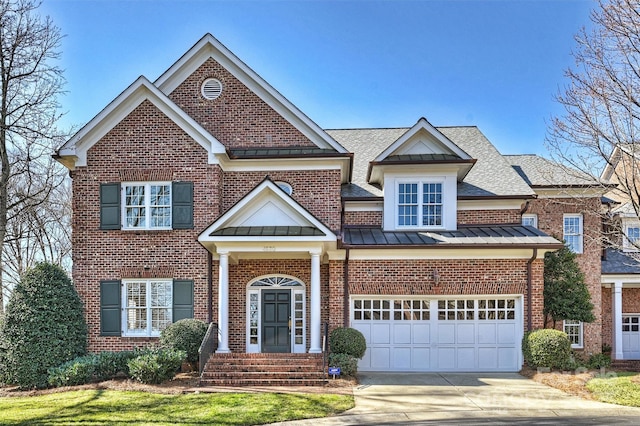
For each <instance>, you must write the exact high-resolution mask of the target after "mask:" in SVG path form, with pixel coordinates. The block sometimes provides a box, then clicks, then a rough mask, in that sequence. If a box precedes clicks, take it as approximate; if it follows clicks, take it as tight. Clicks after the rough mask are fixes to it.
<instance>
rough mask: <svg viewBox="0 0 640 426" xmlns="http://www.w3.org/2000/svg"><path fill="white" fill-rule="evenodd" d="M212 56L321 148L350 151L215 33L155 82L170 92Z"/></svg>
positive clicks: (166, 91)
mask: <svg viewBox="0 0 640 426" xmlns="http://www.w3.org/2000/svg"><path fill="white" fill-rule="evenodd" d="M209 58H213V59H214V60H215V61H216V62H218V63H219V64H220V65H221V66H222V67H224V68H225V69H226V70H227V71H229V72H230V73H231V74H232V75H233V76H234V77H235V78H237V79H238V80H239V81H240V82H241V83H242V84H244V85H245V86H247V87H248V88H249V90H251V91H252V92H253V93H255V94H256V95H257V96H258V97H259V98H260V99H262V100H263V101H264V102H266V103H267V105H269V106H270V107H271V108H273V109H274V110H275V111H276V112H278V113H279V114H280V115H282V117H284V119H285V120H287V121H289V122H290V123H291V124H292V125H293V126H294V127H295V128H296V129H298V130H299V131H300V132H301V133H302V134H303V135H305V136H306V137H307V138H309V140H311V141H312V142H313V143H315V144H316V145H317V146H318V147H320V148H333V149H335V150H336V151H337V152H340V153H347V152H348V151H347V150H346V149H345V148H344V147H343V146H342V145H340V144H339V143H338V142H337V141H335V140H334V139H333V138H332V137H331V136H329V135H328V134H327V133H326V132H325V131H324V130H322V129H321V128H320V127H319V126H318V125H317V124H316V123H315V122H313V121H312V120H311V119H310V118H309V117H307V116H306V115H305V114H304V113H303V112H302V111H300V110H299V109H298V108H297V107H296V106H295V105H294V104H292V103H291V102H290V101H289V100H288V99H286V98H285V97H284V96H282V94H280V92H278V91H277V90H276V89H274V88H273V87H272V86H271V85H270V84H269V83H267V82H266V81H265V80H264V79H263V78H262V77H260V76H259V75H258V74H257V73H256V72H255V71H253V70H252V69H251V68H249V66H247V64H245V63H244V62H242V61H241V60H240V58H238V57H237V56H236V55H234V54H233V52H231V51H230V50H229V49H227V48H226V47H225V46H224V45H223V44H222V43H220V42H219V41H218V40H217V39H216V38H215V37H213V36H212V35H211V34H206V35H205V36H204V37H202V38H201V39H200V40H199V41H198V42H197V43H196V44H195V45H194V46H193V47H192V48H191V49H189V50H188V51H187V53H185V54H184V55H183V56H182V57H181V58H180V59H179V60H178V61H177V62H176V63H174V64H173V65H172V66H171V67H170V68H169V69H168V70H167V71H165V72H164V73H163V74H162V75H161V76H160V77H159V78H158V79H157V80H156V81H155V84H156V85H157V86H158V87H159V88H160V90H162V91H163V92H164V93H165V94H169V93H171V92H172V91H173V90H175V88H176V87H178V86H179V85H180V84H181V83H182V82H183V81H184V80H185V79H186V78H187V77H188V76H190V75H191V74H192V73H193V72H194V71H195V70H196V69H198V67H200V66H201V65H202V64H203V63H204V62H205V61H206V60H207V59H209Z"/></svg>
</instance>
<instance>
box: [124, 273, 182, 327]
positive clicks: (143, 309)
mask: <svg viewBox="0 0 640 426" xmlns="http://www.w3.org/2000/svg"><path fill="white" fill-rule="evenodd" d="M122 298H123V300H122V306H123V308H124V309H123V321H122V322H123V324H124V336H159V335H160V332H161V331H162V330H164V329H165V328H166V327H167V326H168V325H169V324H171V321H172V306H173V281H172V280H165V279H150V280H127V281H123V292H122Z"/></svg>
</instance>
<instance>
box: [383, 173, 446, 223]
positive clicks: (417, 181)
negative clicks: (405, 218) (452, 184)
mask: <svg viewBox="0 0 640 426" xmlns="http://www.w3.org/2000/svg"><path fill="white" fill-rule="evenodd" d="M434 183H435V184H440V185H441V189H442V202H441V203H440V205H441V207H442V212H441V214H440V221H441V224H440V225H422V219H423V206H424V205H425V204H424V185H427V184H434ZM401 184H417V185H418V212H417V213H418V217H417V225H400V224H399V217H398V216H399V215H398V206H399V205H400V185H401ZM446 198H447V195H446V185H445V181H444V180H441V179H396V182H395V200H394V206H395V211H394V216H395V227H396V229H443V228H444V227H445V222H446V219H445V218H446V213H447V212H446V205H447V204H446Z"/></svg>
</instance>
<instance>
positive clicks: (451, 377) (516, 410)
mask: <svg viewBox="0 0 640 426" xmlns="http://www.w3.org/2000/svg"><path fill="white" fill-rule="evenodd" d="M358 377H359V380H360V384H359V385H358V386H357V387H356V388H355V389H354V396H355V402H356V406H355V408H353V409H351V410H349V411H347V412H345V413H343V414H341V415H339V416H336V417H329V418H325V419H314V420H305V421H297V422H287V423H282V424H287V425H311V424H313V425H359V424H458V423H466V424H489V423H491V424H505V425H506V424H522V425H524V424H637V423H638V419H639V416H640V409H639V408H627V407H621V406H618V405H611V404H604V403H601V402H595V401H589V400H585V399H581V398H578V397H573V396H570V395H567V394H565V393H564V392H562V391H559V390H557V389H554V388H551V387H548V386H545V385H542V384H540V383H537V382H534V381H533V380H529V379H526V378H524V377H522V376H520V375H519V374H515V373H487V374H480V373H478V374H476V373H473V374H471V373H440V374H438V373H430V374H423V373H402V374H398V373H375V374H374V373H361V374H359V375H358Z"/></svg>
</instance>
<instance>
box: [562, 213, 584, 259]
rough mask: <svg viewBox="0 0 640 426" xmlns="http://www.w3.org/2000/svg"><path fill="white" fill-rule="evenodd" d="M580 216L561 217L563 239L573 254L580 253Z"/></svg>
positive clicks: (568, 215)
mask: <svg viewBox="0 0 640 426" xmlns="http://www.w3.org/2000/svg"><path fill="white" fill-rule="evenodd" d="M582 233H583V231H582V215H581V214H565V215H564V217H563V238H564V240H565V241H566V243H567V245H568V246H569V248H570V249H571V251H573V252H574V253H582V245H583V237H582Z"/></svg>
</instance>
